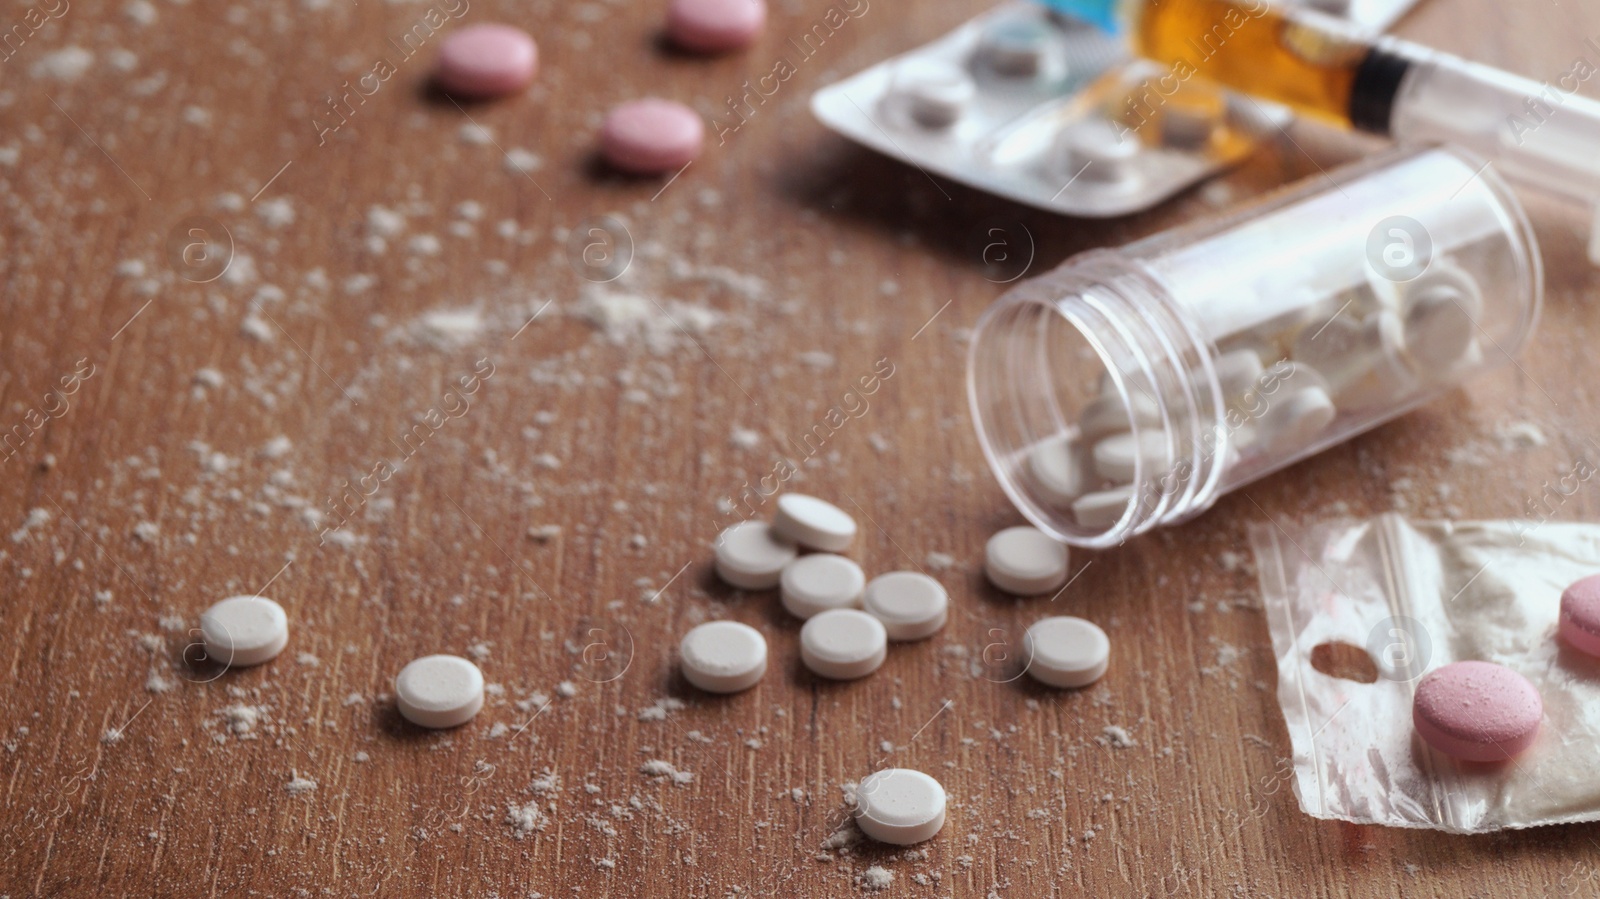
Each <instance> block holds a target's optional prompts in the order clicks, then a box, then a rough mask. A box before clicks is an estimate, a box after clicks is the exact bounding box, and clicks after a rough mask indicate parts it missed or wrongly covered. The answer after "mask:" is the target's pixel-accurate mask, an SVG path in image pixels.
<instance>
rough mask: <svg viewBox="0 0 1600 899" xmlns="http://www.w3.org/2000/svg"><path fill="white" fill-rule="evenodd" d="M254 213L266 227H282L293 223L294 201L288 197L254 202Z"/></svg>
mask: <svg viewBox="0 0 1600 899" xmlns="http://www.w3.org/2000/svg"><path fill="white" fill-rule="evenodd" d="M256 215H258V216H260V217H261V221H263V222H265V223H266V224H267V226H268V227H271V228H282V227H284V226H286V225H292V224H294V202H293V201H292V200H290V199H289V198H288V197H277V198H275V199H271V200H262V201H261V202H259V203H257V204H256Z"/></svg>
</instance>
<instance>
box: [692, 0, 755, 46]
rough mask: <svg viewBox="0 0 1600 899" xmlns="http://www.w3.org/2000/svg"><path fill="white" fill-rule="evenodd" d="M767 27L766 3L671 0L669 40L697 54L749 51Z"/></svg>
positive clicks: (719, 0)
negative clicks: (745, 49)
mask: <svg viewBox="0 0 1600 899" xmlns="http://www.w3.org/2000/svg"><path fill="white" fill-rule="evenodd" d="M766 24H767V0H672V3H671V5H669V6H668V7H667V37H669V38H671V39H672V42H673V43H675V44H677V45H678V46H680V47H682V48H683V49H685V50H693V51H694V52H696V53H726V52H727V51H729V50H738V49H740V48H741V47H748V46H749V45H750V43H751V42H752V41H754V40H755V39H756V36H757V35H759V34H760V33H761V29H762V28H764V27H766Z"/></svg>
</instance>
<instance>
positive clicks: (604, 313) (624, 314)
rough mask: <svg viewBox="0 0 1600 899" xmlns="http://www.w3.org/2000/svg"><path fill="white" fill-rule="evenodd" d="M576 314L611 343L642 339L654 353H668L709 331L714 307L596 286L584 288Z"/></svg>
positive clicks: (714, 318)
mask: <svg viewBox="0 0 1600 899" xmlns="http://www.w3.org/2000/svg"><path fill="white" fill-rule="evenodd" d="M576 314H577V315H578V316H579V317H581V318H582V319H584V320H585V321H587V322H588V323H589V324H591V325H593V326H595V327H596V328H598V329H600V332H601V333H602V334H604V335H605V337H606V339H607V340H609V341H611V342H612V343H614V344H623V343H627V342H628V341H630V340H639V341H642V342H643V343H644V344H645V346H646V347H648V348H649V349H650V351H651V352H653V353H665V352H668V351H670V350H672V349H674V348H676V347H677V346H679V345H680V344H682V343H684V342H686V341H689V340H694V339H696V338H698V337H699V336H701V335H703V334H705V333H706V332H708V331H710V330H711V329H712V328H713V327H715V326H716V324H717V323H718V322H719V321H720V320H721V315H719V314H718V313H717V311H716V310H714V309H710V308H707V307H705V306H699V305H695V304H691V303H683V302H679V301H677V300H668V301H667V302H666V303H665V304H663V303H660V302H658V301H656V300H653V299H651V298H650V297H647V296H642V295H640V294H636V293H627V292H624V291H621V290H617V289H614V288H611V287H605V286H599V285H596V286H594V287H591V288H590V289H589V290H587V291H585V293H584V296H583V298H582V299H581V300H579V302H578V305H577V310H576Z"/></svg>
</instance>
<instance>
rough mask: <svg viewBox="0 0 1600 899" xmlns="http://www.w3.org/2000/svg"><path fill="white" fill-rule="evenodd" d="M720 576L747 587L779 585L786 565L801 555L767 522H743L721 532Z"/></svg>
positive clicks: (719, 539) (747, 588)
mask: <svg viewBox="0 0 1600 899" xmlns="http://www.w3.org/2000/svg"><path fill="white" fill-rule="evenodd" d="M713 546H714V548H715V550H716V554H717V576H718V577H720V578H722V579H723V580H724V581H727V582H728V583H729V584H731V585H733V586H735V587H739V588H742V589H745V590H768V589H771V588H773V587H776V586H778V579H779V578H780V577H782V575H783V568H784V566H785V565H788V564H789V563H790V562H793V561H794V559H795V556H797V555H799V554H800V551H799V549H798V548H796V547H795V545H794V543H793V542H791V541H789V540H786V539H784V538H782V537H780V536H778V534H777V533H776V532H775V531H774V530H773V528H772V526H770V525H768V524H767V523H766V522H763V521H741V522H739V523H738V524H736V525H734V526H732V527H730V528H728V529H727V530H725V531H723V532H722V533H721V534H718V535H717V542H716V543H715V544H713Z"/></svg>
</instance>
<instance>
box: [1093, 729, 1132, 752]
mask: <svg viewBox="0 0 1600 899" xmlns="http://www.w3.org/2000/svg"><path fill="white" fill-rule="evenodd" d="M1100 734H1101V740H1102V741H1103V742H1104V743H1106V744H1108V745H1110V746H1113V747H1115V748H1117V749H1127V748H1128V747H1130V746H1137V745H1139V744H1138V742H1136V741H1135V740H1134V739H1133V736H1132V735H1130V734H1129V733H1128V732H1127V731H1125V730H1123V729H1122V728H1120V727H1118V726H1116V725H1115V724H1108V725H1106V726H1105V727H1103V728H1101V729H1100Z"/></svg>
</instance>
